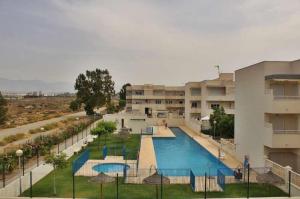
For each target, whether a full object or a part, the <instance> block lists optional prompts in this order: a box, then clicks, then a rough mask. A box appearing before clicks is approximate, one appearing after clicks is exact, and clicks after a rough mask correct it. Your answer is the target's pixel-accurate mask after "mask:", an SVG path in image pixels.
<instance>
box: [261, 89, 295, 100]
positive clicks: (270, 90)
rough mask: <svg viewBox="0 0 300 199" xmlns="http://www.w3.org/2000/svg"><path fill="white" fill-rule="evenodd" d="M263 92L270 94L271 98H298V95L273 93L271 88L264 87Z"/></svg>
mask: <svg viewBox="0 0 300 199" xmlns="http://www.w3.org/2000/svg"><path fill="white" fill-rule="evenodd" d="M265 94H268V95H272V96H273V99H275V100H276V99H287V100H289V99H290V100H295V99H296V100H298V99H300V95H275V94H274V92H273V89H266V90H265Z"/></svg>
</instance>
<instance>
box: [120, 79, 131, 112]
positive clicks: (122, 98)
mask: <svg viewBox="0 0 300 199" xmlns="http://www.w3.org/2000/svg"><path fill="white" fill-rule="evenodd" d="M127 86H131V84H130V83H126V84H124V85H123V86H122V88H121V90H120V92H119V97H120V100H119V107H120V108H121V109H123V108H124V107H125V106H126V87H127Z"/></svg>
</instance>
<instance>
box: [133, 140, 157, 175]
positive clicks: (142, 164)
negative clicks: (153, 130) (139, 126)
mask: <svg viewBox="0 0 300 199" xmlns="http://www.w3.org/2000/svg"><path fill="white" fill-rule="evenodd" d="M151 167H154V168H156V167H157V164H156V156H155V151H154V146H153V141H152V136H151V135H143V136H142V139H141V149H140V155H139V165H138V168H139V169H150V168H151Z"/></svg>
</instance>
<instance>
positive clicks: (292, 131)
mask: <svg viewBox="0 0 300 199" xmlns="http://www.w3.org/2000/svg"><path fill="white" fill-rule="evenodd" d="M273 132H274V134H300V129H296V130H285V129H283V130H277V129H274V130H273Z"/></svg>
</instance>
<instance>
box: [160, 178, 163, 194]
mask: <svg viewBox="0 0 300 199" xmlns="http://www.w3.org/2000/svg"><path fill="white" fill-rule="evenodd" d="M162 198H163V174H161V175H160V199H162Z"/></svg>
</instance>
